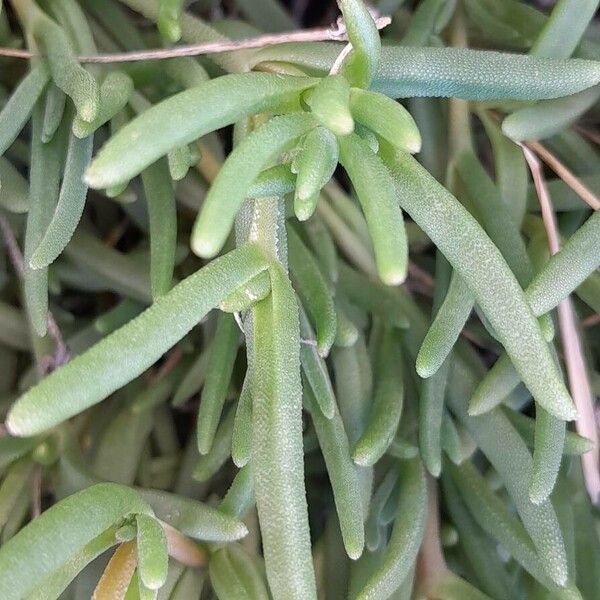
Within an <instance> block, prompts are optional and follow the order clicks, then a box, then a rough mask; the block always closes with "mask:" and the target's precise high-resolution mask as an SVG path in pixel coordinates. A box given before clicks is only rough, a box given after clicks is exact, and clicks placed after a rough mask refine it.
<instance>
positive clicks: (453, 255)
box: [387, 151, 576, 420]
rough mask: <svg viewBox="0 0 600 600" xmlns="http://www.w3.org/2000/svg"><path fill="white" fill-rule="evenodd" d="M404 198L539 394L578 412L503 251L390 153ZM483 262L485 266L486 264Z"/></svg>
mask: <svg viewBox="0 0 600 600" xmlns="http://www.w3.org/2000/svg"><path fill="white" fill-rule="evenodd" d="M387 162H388V164H390V167H391V168H392V169H393V175H394V177H395V181H396V187H397V191H398V200H399V202H401V203H402V205H403V206H404V208H405V209H406V211H407V212H408V213H409V214H410V215H411V217H412V218H413V219H415V221H416V222H417V224H418V225H420V226H421V227H422V228H423V231H425V233H427V234H428V235H429V237H430V238H431V239H432V241H433V242H434V243H435V244H436V245H437V247H438V248H439V249H440V251H441V252H443V253H444V255H445V256H446V258H447V259H448V261H449V262H450V263H451V264H452V266H453V267H454V268H455V269H456V271H457V272H458V273H459V274H460V275H461V277H463V279H464V280H465V281H466V283H467V285H468V286H469V287H470V288H471V291H472V292H473V294H474V295H475V297H476V299H477V302H478V303H479V305H480V306H481V308H482V310H483V311H484V313H485V315H486V317H487V318H488V319H489V321H490V323H491V325H492V327H493V328H494V330H495V331H496V334H497V335H498V338H499V340H500V341H501V342H502V344H503V345H504V347H505V348H506V350H507V352H508V354H509V355H510V356H511V359H512V361H513V364H514V365H515V367H516V368H517V370H518V371H519V373H520V375H521V377H522V378H523V381H524V382H525V384H526V385H527V387H528V388H529V390H530V391H531V393H532V394H533V396H534V398H535V399H536V400H537V401H538V402H539V403H540V404H541V405H542V406H544V407H545V408H546V410H548V411H549V412H552V413H553V414H555V415H556V416H558V417H560V418H563V419H568V420H571V419H573V418H575V416H576V410H575V407H574V406H573V401H572V400H571V398H570V396H569V393H568V392H567V390H566V388H565V386H564V383H563V381H562V377H561V376H560V374H559V372H558V371H557V369H556V366H555V364H554V362H553V360H552V357H551V356H550V354H549V352H548V348H547V345H546V342H545V340H544V338H543V336H542V333H541V331H540V328H539V325H538V323H537V321H536V320H535V318H534V316H533V314H532V313H531V309H530V307H529V305H528V304H527V302H526V299H525V296H524V294H523V291H522V290H521V288H520V286H519V284H518V283H517V281H516V279H515V277H514V275H513V274H512V272H511V271H510V269H509V268H508V266H507V264H506V263H505V262H504V259H503V258H502V256H501V254H500V252H499V251H498V249H497V248H496V247H495V246H494V244H493V243H492V242H491V240H490V239H489V238H488V237H487V236H486V235H485V233H484V232H483V231H482V230H481V228H480V227H479V225H478V224H477V223H476V221H475V220H474V219H473V218H472V217H471V216H470V215H469V213H468V212H467V211H466V210H465V209H464V208H463V207H462V205H461V204H460V203H459V202H458V201H457V200H456V199H455V198H454V196H452V195H451V194H450V193H449V192H448V191H447V190H445V188H443V187H442V186H441V185H440V184H439V183H438V182H437V181H436V180H435V179H433V177H431V175H429V173H427V172H426V171H425V170H424V169H423V168H422V167H421V166H420V165H419V164H418V163H417V162H416V161H415V160H414V159H413V158H412V157H411V156H410V155H407V154H403V153H399V152H393V151H392V152H391V153H390V152H388V153H387ZM482 263H483V264H482Z"/></svg>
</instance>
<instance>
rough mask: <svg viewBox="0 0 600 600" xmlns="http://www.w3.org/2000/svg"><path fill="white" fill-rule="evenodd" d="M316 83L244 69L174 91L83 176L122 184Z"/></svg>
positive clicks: (94, 183)
mask: <svg viewBox="0 0 600 600" xmlns="http://www.w3.org/2000/svg"><path fill="white" fill-rule="evenodd" d="M315 83H316V81H315V80H314V79H309V78H303V77H282V76H281V75H272V74H269V73H243V74H238V75H226V76H224V77H219V78H217V79H213V80H210V81H207V82H206V83H203V84H201V85H199V86H197V87H195V88H192V89H190V90H186V91H184V92H180V93H179V94H175V95H174V96H172V97H171V98H168V99H167V100H164V101H162V102H161V103H159V104H157V105H156V106H153V107H152V108H150V109H148V110H147V111H145V112H144V113H142V114H141V115H139V116H138V117H137V118H136V119H134V120H133V121H131V122H130V123H128V124H127V125H126V126H125V127H123V128H122V129H121V130H120V131H119V132H118V133H117V134H116V135H115V136H114V137H113V138H112V139H110V140H109V141H108V142H107V143H106V144H105V145H104V147H103V148H102V149H101V151H100V153H99V154H98V156H97V157H96V158H95V159H94V161H93V162H92V164H91V165H90V168H89V169H88V171H87V175H86V180H87V182H88V184H89V185H90V186H91V187H93V188H107V187H111V186H115V185H118V184H121V183H125V182H127V181H129V180H130V179H131V178H132V177H134V176H135V175H137V174H138V173H140V172H141V171H142V170H143V169H144V168H146V167H147V166H148V165H150V164H152V163H153V162H154V161H156V160H157V159H159V158H160V157H161V156H164V155H165V154H167V153H168V152H169V150H171V149H172V148H176V147H178V146H182V145H184V144H188V143H190V142H192V141H194V140H196V139H198V138H200V137H202V136H203V135H206V134H207V133H210V132H211V131H214V130H215V129H220V128H221V127H225V126H227V125H230V124H231V123H234V122H236V121H239V120H240V119H242V118H243V117H245V116H247V115H252V114H256V113H259V112H268V111H269V110H273V109H274V108H275V107H277V106H281V105H284V104H285V103H286V102H290V101H293V100H295V99H297V97H298V95H299V93H300V92H302V91H303V90H305V89H307V88H309V87H311V86H313V85H314V84H315ZM174 117H176V118H177V123H179V125H178V126H175V124H174V122H173V118H174ZM132 143H134V144H135V149H133V148H132ZM124 157H127V159H126V160H125V159H124Z"/></svg>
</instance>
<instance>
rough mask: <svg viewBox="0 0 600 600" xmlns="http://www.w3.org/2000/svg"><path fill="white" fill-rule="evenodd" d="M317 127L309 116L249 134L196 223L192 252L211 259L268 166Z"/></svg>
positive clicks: (219, 177) (288, 119)
mask: <svg viewBox="0 0 600 600" xmlns="http://www.w3.org/2000/svg"><path fill="white" fill-rule="evenodd" d="M315 126H316V121H315V119H314V117H312V116H311V115H309V114H306V113H297V114H289V115H284V116H281V117H275V118H273V119H271V120H270V121H268V122H267V123H265V124H264V125H262V126H261V127H259V128H258V129H256V130H255V131H253V132H252V133H251V134H250V135H248V136H247V137H246V138H245V139H244V140H243V141H242V142H241V143H240V144H239V145H238V146H237V147H236V148H235V149H234V150H233V152H232V153H231V154H230V155H229V157H228V159H227V161H226V162H225V164H224V165H223V167H222V168H221V170H220V171H219V174H218V175H217V177H216V179H215V181H214V182H213V185H212V187H211V188H210V190H209V192H208V194H207V196H206V198H205V200H204V204H203V206H202V209H201V211H200V214H199V215H198V218H197V219H196V222H195V223H194V229H193V231H192V239H191V244H192V249H193V250H194V252H195V253H196V254H198V256H202V257H204V258H211V257H213V256H214V255H215V254H217V252H219V250H220V249H221V248H222V247H223V245H224V244H225V241H226V239H227V236H228V235H229V232H230V230H231V227H232V225H233V221H234V219H235V215H236V213H237V212H238V210H239V209H240V207H241V205H242V202H243V201H244V199H245V198H246V192H247V190H248V188H249V187H250V185H251V183H252V182H253V181H254V180H255V179H256V177H257V176H258V175H259V173H260V172H261V171H262V169H263V168H264V167H265V166H266V164H267V163H268V162H269V161H271V160H274V159H275V158H277V157H278V156H279V154H281V152H283V151H284V150H286V149H287V148H289V147H290V146H291V145H292V144H293V143H294V142H295V141H296V140H297V139H299V138H300V137H301V136H302V135H304V134H305V133H307V132H308V131H310V130H311V129H313V128H314V127H315Z"/></svg>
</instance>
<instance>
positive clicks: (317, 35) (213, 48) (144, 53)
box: [0, 17, 391, 64]
mask: <svg viewBox="0 0 600 600" xmlns="http://www.w3.org/2000/svg"><path fill="white" fill-rule="evenodd" d="M390 23H391V19H390V18H389V17H380V18H378V19H376V20H375V24H376V25H377V28H378V29H383V28H384V27H387V26H388V25H389V24H390ZM347 39H348V35H347V33H346V27H345V26H344V24H343V22H342V21H341V20H338V22H337V24H336V25H333V26H331V27H322V28H318V29H305V30H302V31H288V32H284V33H274V34H265V35H259V36H256V37H251V38H244V39H241V40H231V41H229V40H228V41H220V42H207V43H205V44H193V45H190V46H176V47H173V48H159V49H153V50H139V51H134V52H118V53H111V54H94V55H88V56H80V57H79V61H80V62H81V63H88V64H97V63H125V62H140V61H148V60H165V59H168V58H178V57H182V56H200V55H203V54H220V53H222V52H234V51H236V50H251V49H258V48H264V47H266V46H277V45H279V44H286V43H288V42H323V41H333V42H343V41H347ZM0 56H6V57H11V58H26V59H28V58H38V57H40V56H41V55H39V54H37V53H35V52H30V51H29V50H20V49H15V48H4V47H3V48H0Z"/></svg>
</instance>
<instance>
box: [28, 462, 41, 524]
mask: <svg viewBox="0 0 600 600" xmlns="http://www.w3.org/2000/svg"><path fill="white" fill-rule="evenodd" d="M41 514H42V467H41V466H40V465H36V467H35V468H34V470H33V476H32V478H31V518H32V519H35V518H37V517H39V516H40V515H41Z"/></svg>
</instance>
